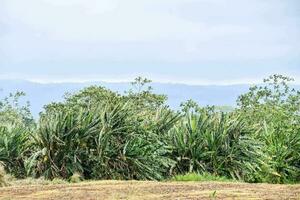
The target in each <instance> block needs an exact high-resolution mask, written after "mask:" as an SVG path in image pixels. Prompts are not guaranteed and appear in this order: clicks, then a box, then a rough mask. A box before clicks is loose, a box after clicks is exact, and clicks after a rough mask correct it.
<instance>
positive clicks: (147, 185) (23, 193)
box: [0, 181, 300, 200]
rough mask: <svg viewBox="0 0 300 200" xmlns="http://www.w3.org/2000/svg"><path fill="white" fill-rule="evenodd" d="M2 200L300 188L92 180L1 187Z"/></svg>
mask: <svg viewBox="0 0 300 200" xmlns="http://www.w3.org/2000/svg"><path fill="white" fill-rule="evenodd" d="M0 199H60V200H64V199H80V200H81V199H297V200H300V185H271V184H247V183H218V182H152V181H92V182H83V183H79V184H57V185H24V186H9V187H4V188H0Z"/></svg>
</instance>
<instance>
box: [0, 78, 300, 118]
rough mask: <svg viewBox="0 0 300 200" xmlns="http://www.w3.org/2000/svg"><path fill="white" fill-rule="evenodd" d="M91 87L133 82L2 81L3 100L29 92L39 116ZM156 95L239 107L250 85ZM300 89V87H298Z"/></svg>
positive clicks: (171, 88)
mask: <svg viewBox="0 0 300 200" xmlns="http://www.w3.org/2000/svg"><path fill="white" fill-rule="evenodd" d="M90 85H101V86H104V87H106V88H109V89H111V90H113V91H117V92H120V93H123V92H124V91H125V90H128V89H129V88H130V87H131V85H130V83H108V82H90V83H47V84H41V83H35V82H30V81H20V80H0V88H1V91H0V99H2V98H3V97H5V96H6V95H7V94H8V93H10V92H15V91H17V90H19V91H24V92H25V93H26V98H24V99H25V100H29V101H30V103H31V111H32V113H33V115H34V116H35V117H37V116H38V113H39V112H40V111H42V108H43V106H44V105H45V104H48V103H50V102H54V101H62V100H63V95H64V93H65V92H76V91H78V90H80V89H82V88H84V87H87V86H90ZM152 87H153V89H154V92H156V93H159V94H166V95H167V96H168V104H169V105H170V107H171V108H173V109H178V108H179V105H180V103H181V102H183V101H186V100H188V99H193V100H194V101H196V102H198V103H199V104H200V105H218V106H235V102H236V99H237V97H238V96H239V95H240V94H242V93H245V92H247V90H248V88H249V85H246V84H244V85H226V86H223V85H185V84H171V83H152ZM295 87H296V88H297V89H300V85H297V86H295Z"/></svg>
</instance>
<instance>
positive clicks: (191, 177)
mask: <svg viewBox="0 0 300 200" xmlns="http://www.w3.org/2000/svg"><path fill="white" fill-rule="evenodd" d="M171 180H172V181H217V182H233V181H234V180H233V179H228V178H226V177H223V176H215V175H212V174H209V173H202V174H200V173H187V174H184V175H176V176H174V177H173V178H172V179H171Z"/></svg>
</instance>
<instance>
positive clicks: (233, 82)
mask: <svg viewBox="0 0 300 200" xmlns="http://www.w3.org/2000/svg"><path fill="white" fill-rule="evenodd" d="M0 80H3V81H27V82H31V83H37V84H63V83H65V84H72V83H73V84H84V83H95V82H103V83H131V82H133V81H134V80H132V79H35V78H33V79H32V78H30V79H26V78H25V79H20V78H0ZM150 80H151V81H152V83H158V84H174V85H176V84H180V85H189V86H231V85H255V84H262V83H263V81H258V80H254V79H241V80H237V79H234V80H230V81H229V80H223V81H208V80H200V81H199V80H198V81H166V80H153V79H150ZM298 80H299V79H297V81H296V79H295V81H293V82H291V84H294V85H298V84H300V82H299V81H298Z"/></svg>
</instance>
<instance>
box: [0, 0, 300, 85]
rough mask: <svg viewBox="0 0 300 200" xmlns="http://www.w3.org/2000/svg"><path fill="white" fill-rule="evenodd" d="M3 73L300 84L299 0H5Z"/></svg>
mask: <svg viewBox="0 0 300 200" xmlns="http://www.w3.org/2000/svg"><path fill="white" fill-rule="evenodd" d="M0 69H1V70H0V79H28V80H35V81H40V82H52V81H56V82H57V81H59V82H62V81H78V82H79V81H80V82H83V81H91V80H106V81H128V80H132V79H133V78H134V77H136V76H138V75H141V76H146V77H148V78H150V79H152V80H154V81H160V82H184V83H191V84H232V83H250V82H251V83H252V82H258V81H259V80H261V79H262V78H263V77H265V76H268V75H270V74H273V73H281V74H286V75H290V76H293V77H294V78H295V79H296V81H297V82H300V2H299V1H298V0H284V1H283V0H126V1H124V0H26V1H24V0H0Z"/></svg>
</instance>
